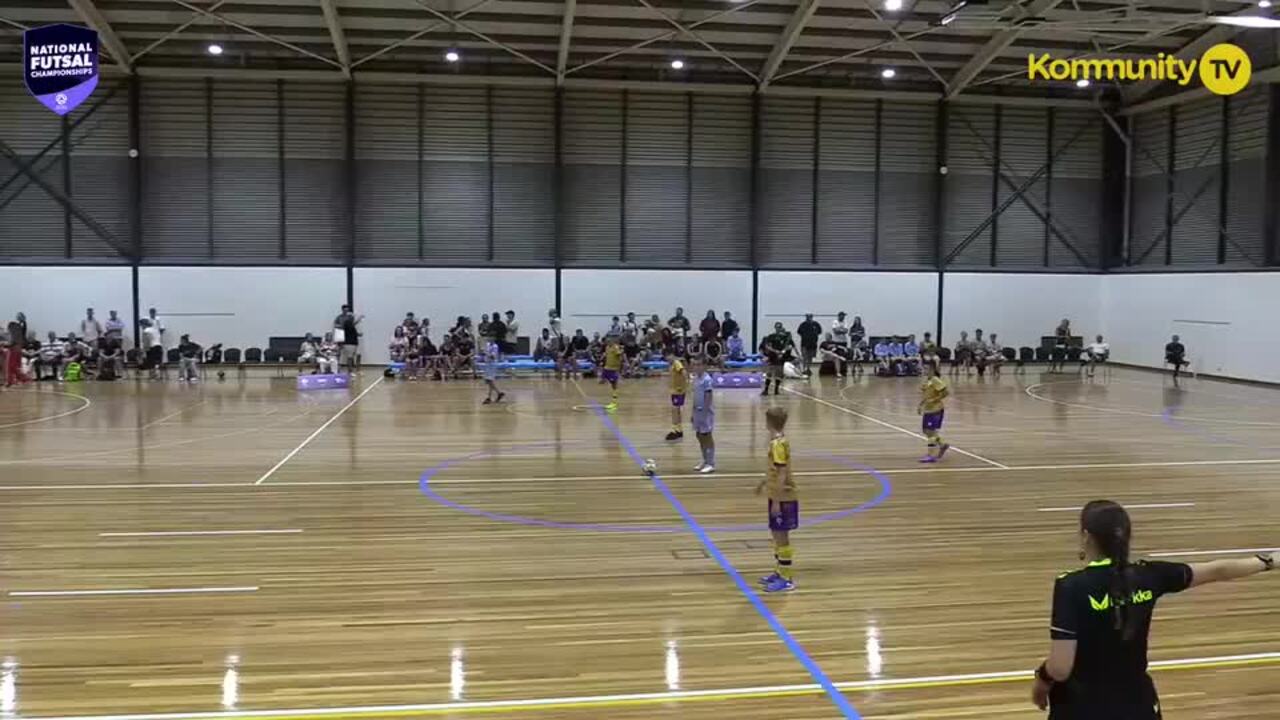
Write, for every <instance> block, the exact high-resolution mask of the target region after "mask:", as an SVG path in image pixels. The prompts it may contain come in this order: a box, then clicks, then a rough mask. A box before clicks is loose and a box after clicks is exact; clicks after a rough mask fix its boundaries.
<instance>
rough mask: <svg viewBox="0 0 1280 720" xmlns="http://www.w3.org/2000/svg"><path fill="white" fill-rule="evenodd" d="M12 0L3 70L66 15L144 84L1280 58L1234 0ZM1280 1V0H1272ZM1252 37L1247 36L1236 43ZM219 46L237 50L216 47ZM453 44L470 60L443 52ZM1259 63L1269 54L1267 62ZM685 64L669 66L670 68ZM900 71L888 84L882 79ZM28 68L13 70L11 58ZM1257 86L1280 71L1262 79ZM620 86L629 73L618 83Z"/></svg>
mask: <svg viewBox="0 0 1280 720" xmlns="http://www.w3.org/2000/svg"><path fill="white" fill-rule="evenodd" d="M892 1H893V0H700V1H688V2H679V1H677V0H576V1H574V0H569V1H567V2H550V1H547V0H0V62H12V63H16V62H17V61H18V59H19V58H20V56H21V47H22V40H21V29H23V28H25V27H31V26H39V25H45V24H49V23H56V22H69V23H77V24H87V25H90V26H92V27H95V28H96V29H98V30H99V32H100V33H102V37H103V43H102V45H103V49H104V52H105V53H109V54H110V55H111V57H110V58H109V59H108V58H106V57H104V59H103V66H104V68H108V69H109V70H111V71H113V72H119V73H129V72H136V73H137V74H139V75H141V76H144V77H145V76H148V75H155V76H160V75H168V76H182V75H185V74H192V75H206V74H213V75H215V76H219V75H222V76H245V75H247V76H251V77H262V78H264V79H265V78H278V77H284V78H312V77H314V78H324V77H332V78H333V79H341V78H342V77H344V76H345V75H348V74H351V73H354V74H355V77H356V78H357V79H362V78H363V79H375V80H385V81H406V82H408V81H413V79H414V78H418V79H423V76H426V77H427V78H428V80H427V81H429V82H454V81H461V82H467V83H470V82H486V83H493V84H508V83H516V84H520V85H529V86H535V85H539V84H546V85H554V84H555V83H556V82H563V83H564V84H565V85H566V86H568V87H575V86H579V87H586V86H593V85H610V86H616V85H619V84H625V85H627V86H630V87H635V88H648V87H652V88H655V89H662V88H667V87H672V86H673V85H675V84H680V87H681V89H694V90H708V91H720V92H749V91H751V89H752V88H759V87H765V88H767V89H766V92H771V93H778V94H788V93H795V94H813V93H814V88H823V89H824V90H822V92H824V93H835V92H839V91H842V90H852V91H854V92H867V93H880V94H894V93H899V92H916V93H929V94H936V95H937V96H939V97H957V96H958V97H960V98H962V99H963V98H966V97H972V96H979V97H981V96H990V95H1027V96H1046V95H1048V96H1058V97H1070V98H1078V99H1082V100H1087V99H1088V98H1090V97H1091V96H1092V95H1094V94H1098V93H1102V94H1104V95H1105V97H1106V98H1108V99H1113V100H1118V101H1122V102H1127V103H1134V102H1137V101H1138V100H1139V99H1149V98H1154V97H1159V96H1160V95H1161V94H1164V93H1166V92H1167V86H1161V87H1155V86H1153V85H1150V84H1149V85H1147V86H1143V85H1137V86H1128V87H1126V88H1123V96H1121V89H1120V88H1105V87H1098V86H1095V87H1093V88H1089V89H1085V90H1080V89H1077V88H1075V87H1074V86H1072V85H1069V84H1067V83H1061V84H1054V83H1045V82H1037V83H1036V84H1035V85H1034V86H1033V85H1031V84H1029V83H1028V81H1027V80H1026V58H1027V55H1028V53H1037V54H1038V53H1042V52H1048V53H1052V54H1053V55H1054V56H1055V57H1071V56H1097V55H1101V54H1105V55H1106V56H1131V57H1135V58H1138V57H1151V56H1153V55H1155V54H1156V53H1160V52H1166V53H1172V52H1179V51H1183V52H1185V53H1188V54H1191V55H1196V56H1198V55H1199V54H1200V52H1202V51H1203V49H1204V48H1206V47H1208V46H1210V45H1212V44H1215V43H1216V42H1221V41H1224V40H1229V39H1232V38H1235V41H1236V42H1244V40H1248V42H1245V43H1244V44H1245V46H1246V48H1249V49H1250V52H1251V54H1252V55H1253V61H1254V69H1255V75H1256V74H1257V73H1258V71H1259V70H1262V69H1265V68H1268V67H1270V66H1272V65H1275V64H1277V58H1276V34H1277V31H1276V30H1257V29H1252V30H1245V31H1243V32H1242V31H1241V30H1240V28H1238V27H1235V26H1226V25H1214V24H1209V23H1210V21H1209V20H1207V18H1208V16H1212V15H1221V16H1230V15H1236V16H1240V15H1267V14H1270V13H1271V12H1272V11H1271V10H1264V9H1261V8H1259V7H1257V6H1256V4H1255V3H1254V2H1239V1H1235V0H1155V1H1154V2H1142V1H1141V0H1127V1H1125V0H1025V1H1024V2H1003V1H1001V0H992V2H991V3H990V4H983V3H978V2H971V3H970V4H969V5H968V6H966V7H964V8H962V9H961V10H959V12H958V13H957V14H956V16H955V18H954V19H953V20H952V21H949V22H947V23H946V24H943V22H942V20H943V18H944V17H945V16H947V15H948V13H949V12H950V11H951V10H952V9H953V5H952V3H951V2H949V1H939V0H901V2H902V3H903V6H902V7H901V8H900V9H897V10H890V9H888V8H887V7H886V2H892ZM1278 1H1280V0H1278ZM1242 39H1243V40H1242ZM210 43H217V44H219V45H221V46H223V47H224V48H225V52H224V53H223V55H221V56H220V57H214V56H211V55H210V54H209V53H208V47H209V45H210ZM450 49H456V51H457V52H458V53H459V54H460V56H461V59H460V60H459V61H458V62H456V63H450V62H448V61H446V59H445V54H446V51H448V50H450ZM1260 55H1261V56H1262V57H1260ZM676 59H679V60H682V61H683V62H684V63H685V67H684V68H683V69H681V70H675V69H673V68H672V61H673V60H676ZM886 67H892V68H894V70H895V72H896V75H895V77H894V78H892V79H885V78H883V77H882V76H881V73H882V71H883V69H884V68H886ZM15 70H16V68H15ZM1261 79H1262V81H1267V80H1270V79H1272V78H1271V75H1270V74H1267V73H1264V74H1263V76H1262V78H1261ZM620 81H621V82H620Z"/></svg>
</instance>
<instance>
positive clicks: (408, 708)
mask: <svg viewBox="0 0 1280 720" xmlns="http://www.w3.org/2000/svg"><path fill="white" fill-rule="evenodd" d="M1277 659H1280V652H1266V653H1254V654H1251V655H1224V656H1219V657H1207V658H1186V659H1179V660H1157V661H1155V662H1152V663H1151V664H1150V666H1151V667H1152V668H1154V669H1169V670H1173V669H1178V668H1184V667H1185V668H1195V667H1197V666H1200V665H1206V664H1208V665H1231V664H1242V663H1250V662H1259V661H1264V662H1265V661H1270V660H1277ZM1024 678H1025V679H1026V680H1027V682H1028V683H1029V682H1030V681H1031V679H1032V672H1031V671H1030V670H1008V671H1003V672H987V673H972V674H967V675H934V676H929V677H914V678H895V679H883V680H854V681H847V682H838V683H835V686H836V687H837V688H839V689H841V690H860V691H869V690H881V689H884V690H892V689H894V688H908V689H909V688H912V687H915V686H921V685H923V686H926V687H928V686H930V685H963V684H970V683H981V682H984V681H988V682H990V681H1003V680H1018V679H1024ZM821 689H822V688H821V687H820V686H818V685H816V684H807V685H763V686H758V687H739V688H717V689H710V690H673V691H667V692H651V693H627V694H618V695H577V696H568V697H549V698H526V699H516V700H481V701H468V702H444V703H422V704H417V705H363V706H352V707H328V708H325V707H321V708H311V709H288V710H256V711H255V710H228V711H222V712H187V713H155V714H140V715H76V716H56V717H55V716H46V717H43V718H40V719H39V720H238V719H239V718H290V717H303V718H315V717H341V716H343V715H379V714H385V715H391V714H409V713H415V712H416V713H425V712H450V711H452V712H467V711H472V712H474V711H477V710H492V711H498V710H520V709H536V708H540V707H556V706H561V707H565V706H567V707H572V706H575V705H579V706H584V707H586V706H591V705H609V704H619V705H621V704H625V703H629V702H632V703H644V702H655V703H657V702H662V701H664V700H690V699H697V698H715V699H725V700H729V699H733V698H734V697H735V696H745V697H753V696H762V695H770V694H783V693H797V694H798V693H806V692H817V691H820V690H821ZM32 720H36V719H32Z"/></svg>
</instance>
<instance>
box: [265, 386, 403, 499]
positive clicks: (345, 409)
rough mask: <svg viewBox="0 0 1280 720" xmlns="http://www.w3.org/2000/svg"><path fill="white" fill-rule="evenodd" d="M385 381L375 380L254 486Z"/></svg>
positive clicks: (273, 473)
mask: <svg viewBox="0 0 1280 720" xmlns="http://www.w3.org/2000/svg"><path fill="white" fill-rule="evenodd" d="M385 379H386V378H384V377H382V376H381V375H379V376H378V379H377V380H374V381H373V383H372V384H370V385H369V387H367V388H365V389H364V390H362V391H361V392H360V394H359V395H357V396H355V397H354V398H352V400H351V402H349V403H347V404H346V405H343V406H342V409H341V410H339V411H338V412H337V413H335V414H334V416H333V417H331V418H329V419H328V420H327V421H326V422H325V424H323V425H321V426H320V427H318V428H316V431H315V432H313V433H311V434H310V435H308V436H307V439H306V440H303V441H302V444H301V445H298V447H296V448H294V449H293V450H291V451H290V452H289V454H288V455H285V456H284V459H282V460H281V461H280V462H278V463H276V464H275V467H273V468H271V469H270V470H268V471H267V472H266V474H264V475H263V476H262V477H260V478H258V481H257V482H255V483H254V485H261V484H262V483H264V482H266V480H267V478H269V477H271V476H272V475H275V473H276V471H277V470H279V469H280V468H282V467H284V464H285V463H287V462H289V461H290V460H292V459H293V456H294V455H297V454H298V453H300V452H302V448H304V447H306V446H307V445H308V444H309V443H310V442H311V441H312V440H315V439H316V437H317V436H319V435H320V433H322V432H324V429H325V428H327V427H329V426H330V425H332V424H333V423H334V421H335V420H337V419H338V418H340V417H342V415H343V413H345V412H346V411H348V410H350V409H351V408H352V407H354V406H355V404H356V403H358V402H360V399H361V398H363V397H364V396H365V395H368V394H369V391H370V390H373V389H374V388H376V387H378V386H379V385H381V384H382V381H383V380H385Z"/></svg>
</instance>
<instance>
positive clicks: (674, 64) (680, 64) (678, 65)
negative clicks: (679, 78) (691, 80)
mask: <svg viewBox="0 0 1280 720" xmlns="http://www.w3.org/2000/svg"><path fill="white" fill-rule="evenodd" d="M671 69H672V70H683V69H684V61H683V60H681V59H679V58H676V59H675V60H672V61H671Z"/></svg>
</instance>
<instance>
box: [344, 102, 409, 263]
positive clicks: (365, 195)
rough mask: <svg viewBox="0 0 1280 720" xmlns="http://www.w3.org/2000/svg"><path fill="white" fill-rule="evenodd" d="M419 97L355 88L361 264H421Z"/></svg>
mask: <svg viewBox="0 0 1280 720" xmlns="http://www.w3.org/2000/svg"><path fill="white" fill-rule="evenodd" d="M420 92H421V90H420V89H419V88H405V87H403V86H385V85H366V84H364V83H357V84H356V92H355V98H356V128H355V141H356V148H355V150H356V258H357V261H358V262H362V263H363V262H371V263H395V262H399V263H416V262H418V259H419V246H418V238H419V231H420V228H419V226H418V175H419V172H420V169H421V168H420V167H419V163H418V143H419V139H420V138H419V132H420V129H419V122H418V119H419V118H418V113H419V110H420V107H419V106H420V103H419V99H420V96H419V93H420ZM421 99H422V103H421V105H422V106H423V108H422V109H423V111H424V112H425V96H424V97H423V98H421Z"/></svg>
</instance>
